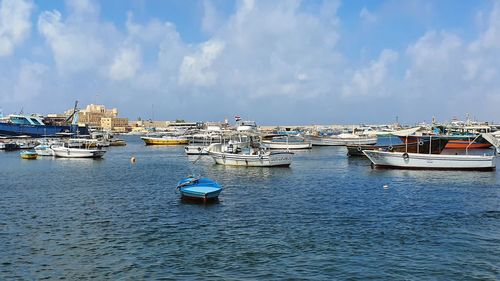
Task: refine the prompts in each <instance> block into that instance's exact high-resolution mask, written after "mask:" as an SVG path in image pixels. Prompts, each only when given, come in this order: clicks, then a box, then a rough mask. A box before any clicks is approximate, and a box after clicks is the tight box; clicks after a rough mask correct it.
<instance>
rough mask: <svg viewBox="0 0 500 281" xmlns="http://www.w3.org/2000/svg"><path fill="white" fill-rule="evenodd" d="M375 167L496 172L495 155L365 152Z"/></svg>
mask: <svg viewBox="0 0 500 281" xmlns="http://www.w3.org/2000/svg"><path fill="white" fill-rule="evenodd" d="M363 153H364V154H365V155H366V156H367V157H368V159H370V161H371V162H372V164H373V165H374V166H375V167H383V168H400V169H441V170H494V169H495V167H496V159H495V156H494V155H446V154H421V153H408V152H388V151H379V150H363Z"/></svg>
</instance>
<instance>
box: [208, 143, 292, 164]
mask: <svg viewBox="0 0 500 281" xmlns="http://www.w3.org/2000/svg"><path fill="white" fill-rule="evenodd" d="M207 150H208V154H209V155H210V156H212V158H213V159H214V161H215V163H217V164H220V165H229V166H246V167H275V166H290V164H291V163H292V161H293V152H291V151H271V150H269V149H265V148H253V147H243V148H241V147H238V146H231V145H223V144H220V143H214V144H211V145H210V146H209V147H208V148H207Z"/></svg>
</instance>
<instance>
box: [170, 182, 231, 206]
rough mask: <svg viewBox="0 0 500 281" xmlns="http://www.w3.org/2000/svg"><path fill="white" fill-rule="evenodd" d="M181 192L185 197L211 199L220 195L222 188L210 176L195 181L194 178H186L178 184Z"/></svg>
mask: <svg viewBox="0 0 500 281" xmlns="http://www.w3.org/2000/svg"><path fill="white" fill-rule="evenodd" d="M177 185H178V187H179V192H180V193H181V196H182V198H184V199H194V200H202V201H205V202H206V201H209V200H215V199H217V198H218V197H219V194H220V193H221V191H222V188H221V187H220V186H219V184H218V183H216V182H215V181H212V180H211V179H208V178H201V179H197V180H195V181H193V178H185V179H182V180H181V181H179V183H178V184H177Z"/></svg>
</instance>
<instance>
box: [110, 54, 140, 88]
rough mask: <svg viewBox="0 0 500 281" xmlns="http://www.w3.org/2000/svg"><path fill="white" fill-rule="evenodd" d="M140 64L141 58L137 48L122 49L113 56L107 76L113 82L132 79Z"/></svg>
mask: <svg viewBox="0 0 500 281" xmlns="http://www.w3.org/2000/svg"><path fill="white" fill-rule="evenodd" d="M141 64H142V58H141V52H140V49H139V47H138V46H135V47H124V48H122V49H121V50H120V51H119V52H118V54H117V55H116V56H115V58H114V60H113V63H112V64H111V68H110V70H109V76H110V77H111V79H114V80H123V79H130V78H133V77H134V76H135V74H136V72H137V70H138V69H139V68H140V67H141Z"/></svg>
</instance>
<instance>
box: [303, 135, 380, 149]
mask: <svg viewBox="0 0 500 281" xmlns="http://www.w3.org/2000/svg"><path fill="white" fill-rule="evenodd" d="M309 140H310V141H311V143H312V145H315V146H345V145H369V144H376V143H377V137H371V136H360V135H355V134H339V135H331V136H314V135H311V136H309Z"/></svg>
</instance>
